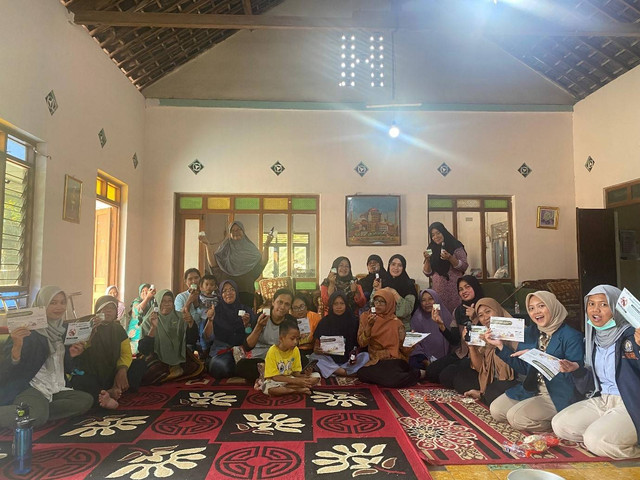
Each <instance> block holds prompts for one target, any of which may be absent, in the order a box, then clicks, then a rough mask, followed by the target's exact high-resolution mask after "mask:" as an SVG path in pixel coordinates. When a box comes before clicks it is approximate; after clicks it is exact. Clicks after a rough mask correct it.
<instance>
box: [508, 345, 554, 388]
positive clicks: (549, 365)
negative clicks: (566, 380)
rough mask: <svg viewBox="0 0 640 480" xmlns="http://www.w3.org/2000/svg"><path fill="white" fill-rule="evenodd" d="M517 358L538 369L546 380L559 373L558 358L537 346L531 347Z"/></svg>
mask: <svg viewBox="0 0 640 480" xmlns="http://www.w3.org/2000/svg"><path fill="white" fill-rule="evenodd" d="M518 358H519V359H520V360H524V361H525V362H527V363H528V364H529V365H531V366H532V367H534V368H535V369H536V370H538V371H539V372H540V373H541V374H542V375H543V376H544V377H545V378H546V379H547V380H551V379H552V378H553V377H555V376H556V375H557V374H558V373H560V360H559V359H558V358H556V357H554V356H553V355H549V354H548V353H545V352H542V351H540V350H538V349H537V348H532V349H531V350H529V351H527V352H525V353H523V354H522V355H520V356H519V357H518Z"/></svg>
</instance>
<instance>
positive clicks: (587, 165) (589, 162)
mask: <svg viewBox="0 0 640 480" xmlns="http://www.w3.org/2000/svg"><path fill="white" fill-rule="evenodd" d="M595 164H596V161H595V160H594V159H593V158H591V157H589V158H587V162H586V163H585V164H584V168H586V169H587V170H588V171H589V172H590V171H591V170H592V169H593V167H594V166H595Z"/></svg>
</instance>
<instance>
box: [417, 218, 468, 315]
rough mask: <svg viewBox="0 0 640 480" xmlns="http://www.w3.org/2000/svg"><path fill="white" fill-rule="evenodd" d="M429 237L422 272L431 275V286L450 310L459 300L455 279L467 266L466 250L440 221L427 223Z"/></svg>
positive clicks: (456, 279)
mask: <svg viewBox="0 0 640 480" xmlns="http://www.w3.org/2000/svg"><path fill="white" fill-rule="evenodd" d="M429 238H430V239H431V241H430V243H429V246H428V247H427V250H426V251H425V252H424V265H423V267H422V272H423V273H424V274H425V275H426V276H427V277H431V279H432V288H433V289H434V290H435V291H436V292H437V293H438V295H439V296H440V298H441V299H442V303H444V305H445V306H446V307H447V309H448V310H449V311H450V312H451V311H453V309H454V308H456V306H457V305H458V303H459V301H460V299H459V297H458V291H457V286H456V284H457V281H458V279H459V278H460V277H461V276H462V275H463V274H464V272H465V271H466V270H467V268H469V264H468V263H467V252H466V251H465V249H464V245H463V244H462V243H460V241H459V240H457V239H456V238H455V237H454V236H453V235H451V233H449V231H448V230H447V229H446V228H445V226H444V225H443V224H442V223H440V222H433V223H432V224H431V225H429Z"/></svg>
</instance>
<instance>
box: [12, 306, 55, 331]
mask: <svg viewBox="0 0 640 480" xmlns="http://www.w3.org/2000/svg"><path fill="white" fill-rule="evenodd" d="M6 318H7V328H8V329H9V333H11V332H13V331H14V330H15V329H16V328H20V327H27V328H28V329H29V330H40V329H43V328H47V309H46V308H45V307H33V308H22V309H19V310H12V311H9V312H8V313H7V317H6Z"/></svg>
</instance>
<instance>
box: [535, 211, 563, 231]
mask: <svg viewBox="0 0 640 480" xmlns="http://www.w3.org/2000/svg"><path fill="white" fill-rule="evenodd" d="M559 215H560V209H559V208H558V207H538V217H537V221H536V227H538V228H553V229H557V228H558V217H559Z"/></svg>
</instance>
